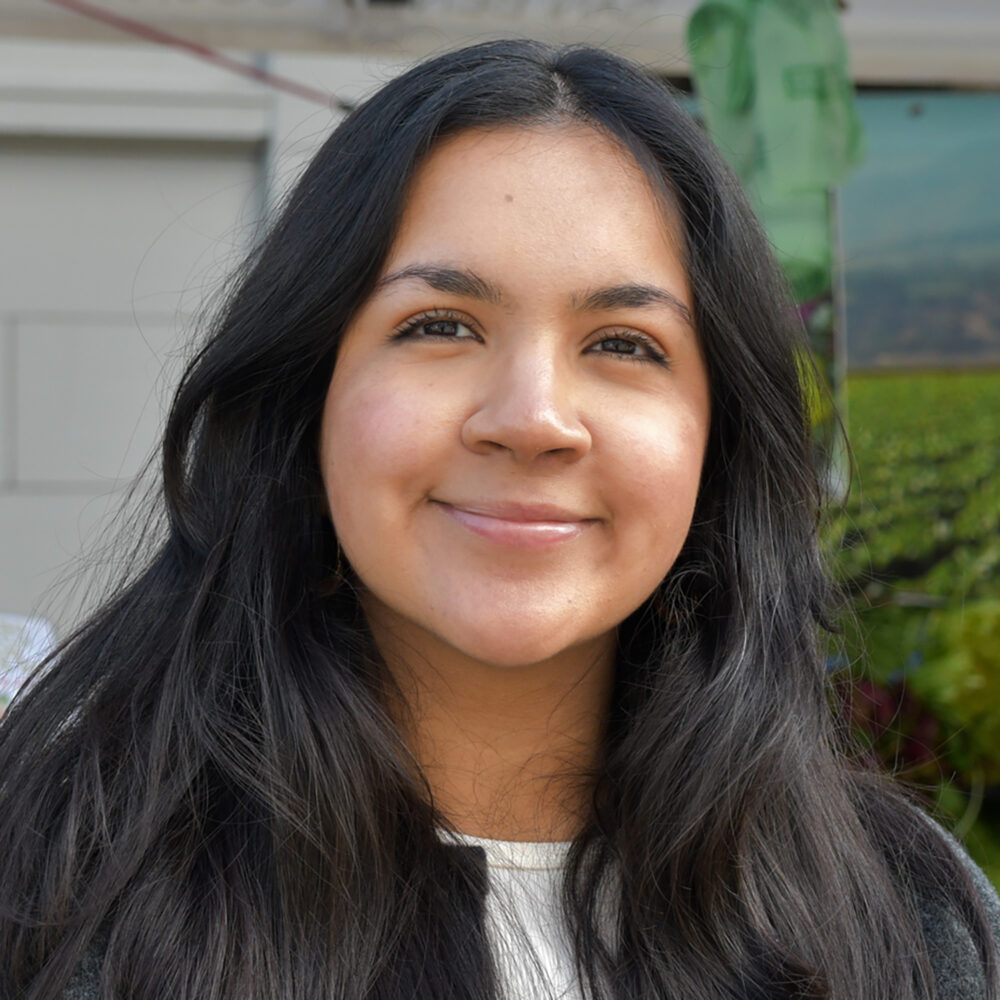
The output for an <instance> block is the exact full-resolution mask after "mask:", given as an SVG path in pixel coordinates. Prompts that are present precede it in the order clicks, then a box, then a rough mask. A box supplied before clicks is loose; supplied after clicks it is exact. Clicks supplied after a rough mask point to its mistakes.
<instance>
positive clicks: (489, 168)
mask: <svg viewBox="0 0 1000 1000" xmlns="http://www.w3.org/2000/svg"><path fill="white" fill-rule="evenodd" d="M682 247H683V240H682V239H681V233H680V227H679V225H678V222H677V219H676V214H675V213H674V212H673V211H672V210H671V207H670V205H669V204H668V202H667V201H666V199H665V197H664V196H663V193H662V192H660V191H656V190H654V188H653V185H652V184H651V183H650V180H649V178H648V177H647V176H646V174H645V172H644V171H643V170H642V168H641V167H640V166H639V164H638V163H637V162H636V160H635V159H634V157H633V156H632V155H631V153H629V152H628V151H626V150H625V149H623V148H622V147H621V145H619V144H618V143H617V142H615V141H613V140H611V139H610V138H608V137H607V136H606V135H605V134H603V133H602V132H600V131H599V130H597V129H596V128H592V127H589V126H587V125H585V124H581V123H570V124H560V125H546V126H532V127H530V128H529V127H510V126H508V127H502V128H490V129H485V128H484V129H473V130H467V131H464V132H461V133H459V134H458V135H455V136H451V137H448V138H446V139H443V140H442V141H441V142H439V143H438V144H437V145H436V146H435V147H434V148H433V150H432V151H431V152H430V154H429V155H428V156H427V158H426V159H425V160H424V162H423V163H422V164H421V165H420V167H419V168H418V169H417V171H416V172H415V174H414V176H413V179H412V181H411V183H410V185H409V188H408V191H407V197H406V200H405V203H404V207H403V213H402V216H401V219H400V223H399V226H398V229H397V235H396V239H395V241H394V244H393V247H392V249H391V251H390V255H389V259H388V260H387V261H386V265H385V268H384V270H385V271H388V270H392V269H395V268H396V267H398V266H399V265H400V264H401V263H410V262H411V260H410V258H413V259H419V258H421V257H426V256H427V255H428V254H430V255H432V256H434V255H438V256H439V255H440V254H441V252H447V253H450V254H452V255H454V254H461V255H462V256H463V257H468V256H469V255H473V256H475V255H477V254H480V253H486V252H487V250H488V249H489V248H492V249H493V250H498V249H502V250H503V251H504V253H505V256H506V257H507V258H508V259H509V260H511V261H516V260H518V259H520V260H524V261H526V260H534V261H535V262H539V261H542V260H544V261H546V262H548V261H551V260H552V259H553V258H557V259H560V260H563V261H566V260H573V259H575V260H577V261H580V262H584V261H585V262H587V263H588V264H590V265H591V266H595V265H599V264H601V263H602V262H603V265H604V266H607V267H616V266H617V267H620V268H622V269H624V270H627V271H633V270H634V269H635V268H636V267H637V266H640V267H641V259H642V258H643V257H646V258H648V263H649V264H650V265H651V267H652V269H654V270H655V269H656V267H655V266H653V265H659V269H660V270H662V265H663V263H664V261H665V259H667V258H669V259H670V265H671V269H672V270H674V271H676V270H678V269H680V270H681V271H683V270H684V268H683V266H682V265H681V259H682V257H683V252H682ZM630 276H631V277H632V278H636V277H638V276H637V275H634V274H632V275H630ZM620 277H627V276H626V275H621V276H620ZM685 277H686V276H685Z"/></svg>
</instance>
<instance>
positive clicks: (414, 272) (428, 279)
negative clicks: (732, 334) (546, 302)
mask: <svg viewBox="0 0 1000 1000" xmlns="http://www.w3.org/2000/svg"><path fill="white" fill-rule="evenodd" d="M413 279H416V280H418V281H422V282H423V283H424V284H425V285H429V286H430V287H431V288H433V289H435V290H436V291H439V292H447V293H450V294H452V295H462V296H465V297H466V298H471V299H479V300H480V301H483V302H489V303H491V304H493V305H502V304H503V303H504V302H505V301H506V296H505V295H504V294H503V291H502V290H501V289H500V288H499V287H497V286H496V285H494V284H493V283H492V282H490V281H487V280H486V278H484V277H482V276H481V275H478V274H476V272H475V271H470V270H467V269H465V268H458V267H449V266H446V265H441V264H413V265H411V266H410V267H404V268H403V269H402V270H400V271H393V272H392V273H391V274H387V275H385V277H383V278H380V279H379V281H378V283H377V284H376V286H375V291H376V292H377V291H379V290H380V289H382V288H385V287H387V286H388V285H392V284H395V283H396V282H398V281H408V280H413ZM571 304H572V306H573V308H574V309H576V310H578V311H580V312H601V311H610V310H612V309H643V308H648V307H650V306H666V307H667V308H669V309H671V310H673V312H675V313H676V314H677V315H678V316H679V317H680V318H681V319H682V320H683V321H684V322H685V323H686V324H687V325H688V326H689V327H691V328H692V329H693V328H694V320H693V319H692V317H691V310H690V309H689V308H688V307H687V306H686V305H685V304H684V303H683V302H681V300H680V299H679V298H678V297H677V296H676V295H674V294H673V292H669V291H667V289H665V288H659V287H658V286H656V285H645V284H624V285H610V286H609V287H607V288H599V289H596V290H595V291H592V292H588V293H587V294H586V295H584V296H583V297H582V298H580V297H578V296H573V297H572V299H571Z"/></svg>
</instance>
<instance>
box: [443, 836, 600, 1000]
mask: <svg viewBox="0 0 1000 1000" xmlns="http://www.w3.org/2000/svg"><path fill="white" fill-rule="evenodd" d="M441 837H442V839H443V840H444V841H445V842H447V843H453V844H465V845H467V846H470V847H481V848H482V849H483V850H484V851H485V853H486V866H487V869H488V872H489V890H488V892H487V895H486V933H487V935H488V936H489V939H490V943H491V945H492V947H493V953H494V955H495V958H496V964H497V969H498V972H499V975H500V982H501V988H502V989H503V993H504V996H505V997H506V998H508V1000H543V998H544V1000H583V993H582V991H581V989H580V985H579V982H578V979H577V974H576V964H575V960H574V957H573V946H572V942H571V941H570V936H569V932H568V929H567V927H566V923H565V920H564V918H563V914H562V904H561V899H560V896H561V892H562V879H563V872H564V871H565V869H566V858H567V855H568V853H569V848H570V843H569V842H568V841H567V842H555V843H524V842H519V841H507V840H487V839H486V838H484V837H472V836H469V835H468V834H464V833H443V832H442V834H441Z"/></svg>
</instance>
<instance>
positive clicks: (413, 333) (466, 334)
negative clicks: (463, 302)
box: [392, 312, 479, 340]
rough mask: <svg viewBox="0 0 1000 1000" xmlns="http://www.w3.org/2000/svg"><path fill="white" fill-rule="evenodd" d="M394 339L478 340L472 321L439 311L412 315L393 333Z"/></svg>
mask: <svg viewBox="0 0 1000 1000" xmlns="http://www.w3.org/2000/svg"><path fill="white" fill-rule="evenodd" d="M392 339H393V340H407V339H408V340H478V339H479V335H478V334H477V333H476V331H475V330H474V329H473V328H472V324H471V322H470V321H468V320H465V319H463V318H462V317H461V316H451V315H447V314H445V315H441V314H439V313H437V312H430V313H426V312H425V313H419V314H418V315H416V316H411V317H410V318H409V319H408V320H406V322H404V323H403V324H402V325H401V326H399V327H398V328H397V329H396V330H395V331H394V332H393V335H392Z"/></svg>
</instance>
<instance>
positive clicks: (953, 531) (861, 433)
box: [835, 371, 1000, 600]
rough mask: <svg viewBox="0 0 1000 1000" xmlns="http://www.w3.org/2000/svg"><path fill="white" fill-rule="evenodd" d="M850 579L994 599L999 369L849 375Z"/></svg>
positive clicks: (999, 528)
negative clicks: (851, 468) (852, 465)
mask: <svg viewBox="0 0 1000 1000" xmlns="http://www.w3.org/2000/svg"><path fill="white" fill-rule="evenodd" d="M847 423H848V433H849V436H850V440H851V445H852V449H853V453H854V463H855V468H854V480H853V483H852V489H851V495H850V499H849V501H848V504H847V506H846V510H845V511H844V512H843V514H842V515H841V518H840V519H839V523H837V524H836V526H835V531H836V532H837V534H838V535H839V537H840V538H842V539H843V542H844V546H845V548H844V550H843V551H842V553H841V557H840V568H841V572H842V574H843V575H844V578H845V580H847V581H849V585H850V587H851V589H852V590H854V591H857V590H860V589H864V590H866V591H867V592H868V594H869V596H871V597H873V598H875V599H877V598H879V597H880V596H882V595H883V593H884V591H885V590H886V588H888V587H895V588H897V589H900V588H902V589H903V590H912V591H915V592H919V593H921V594H925V595H927V596H929V597H938V598H943V599H949V600H950V599H954V598H963V599H973V598H976V597H990V596H992V597H995V598H997V599H1000V371H986V372H942V373H930V374H928V373H919V374H898V373H893V374H884V375H881V374H880V375H852V376H851V377H850V379H849V381H848V395H847Z"/></svg>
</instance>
